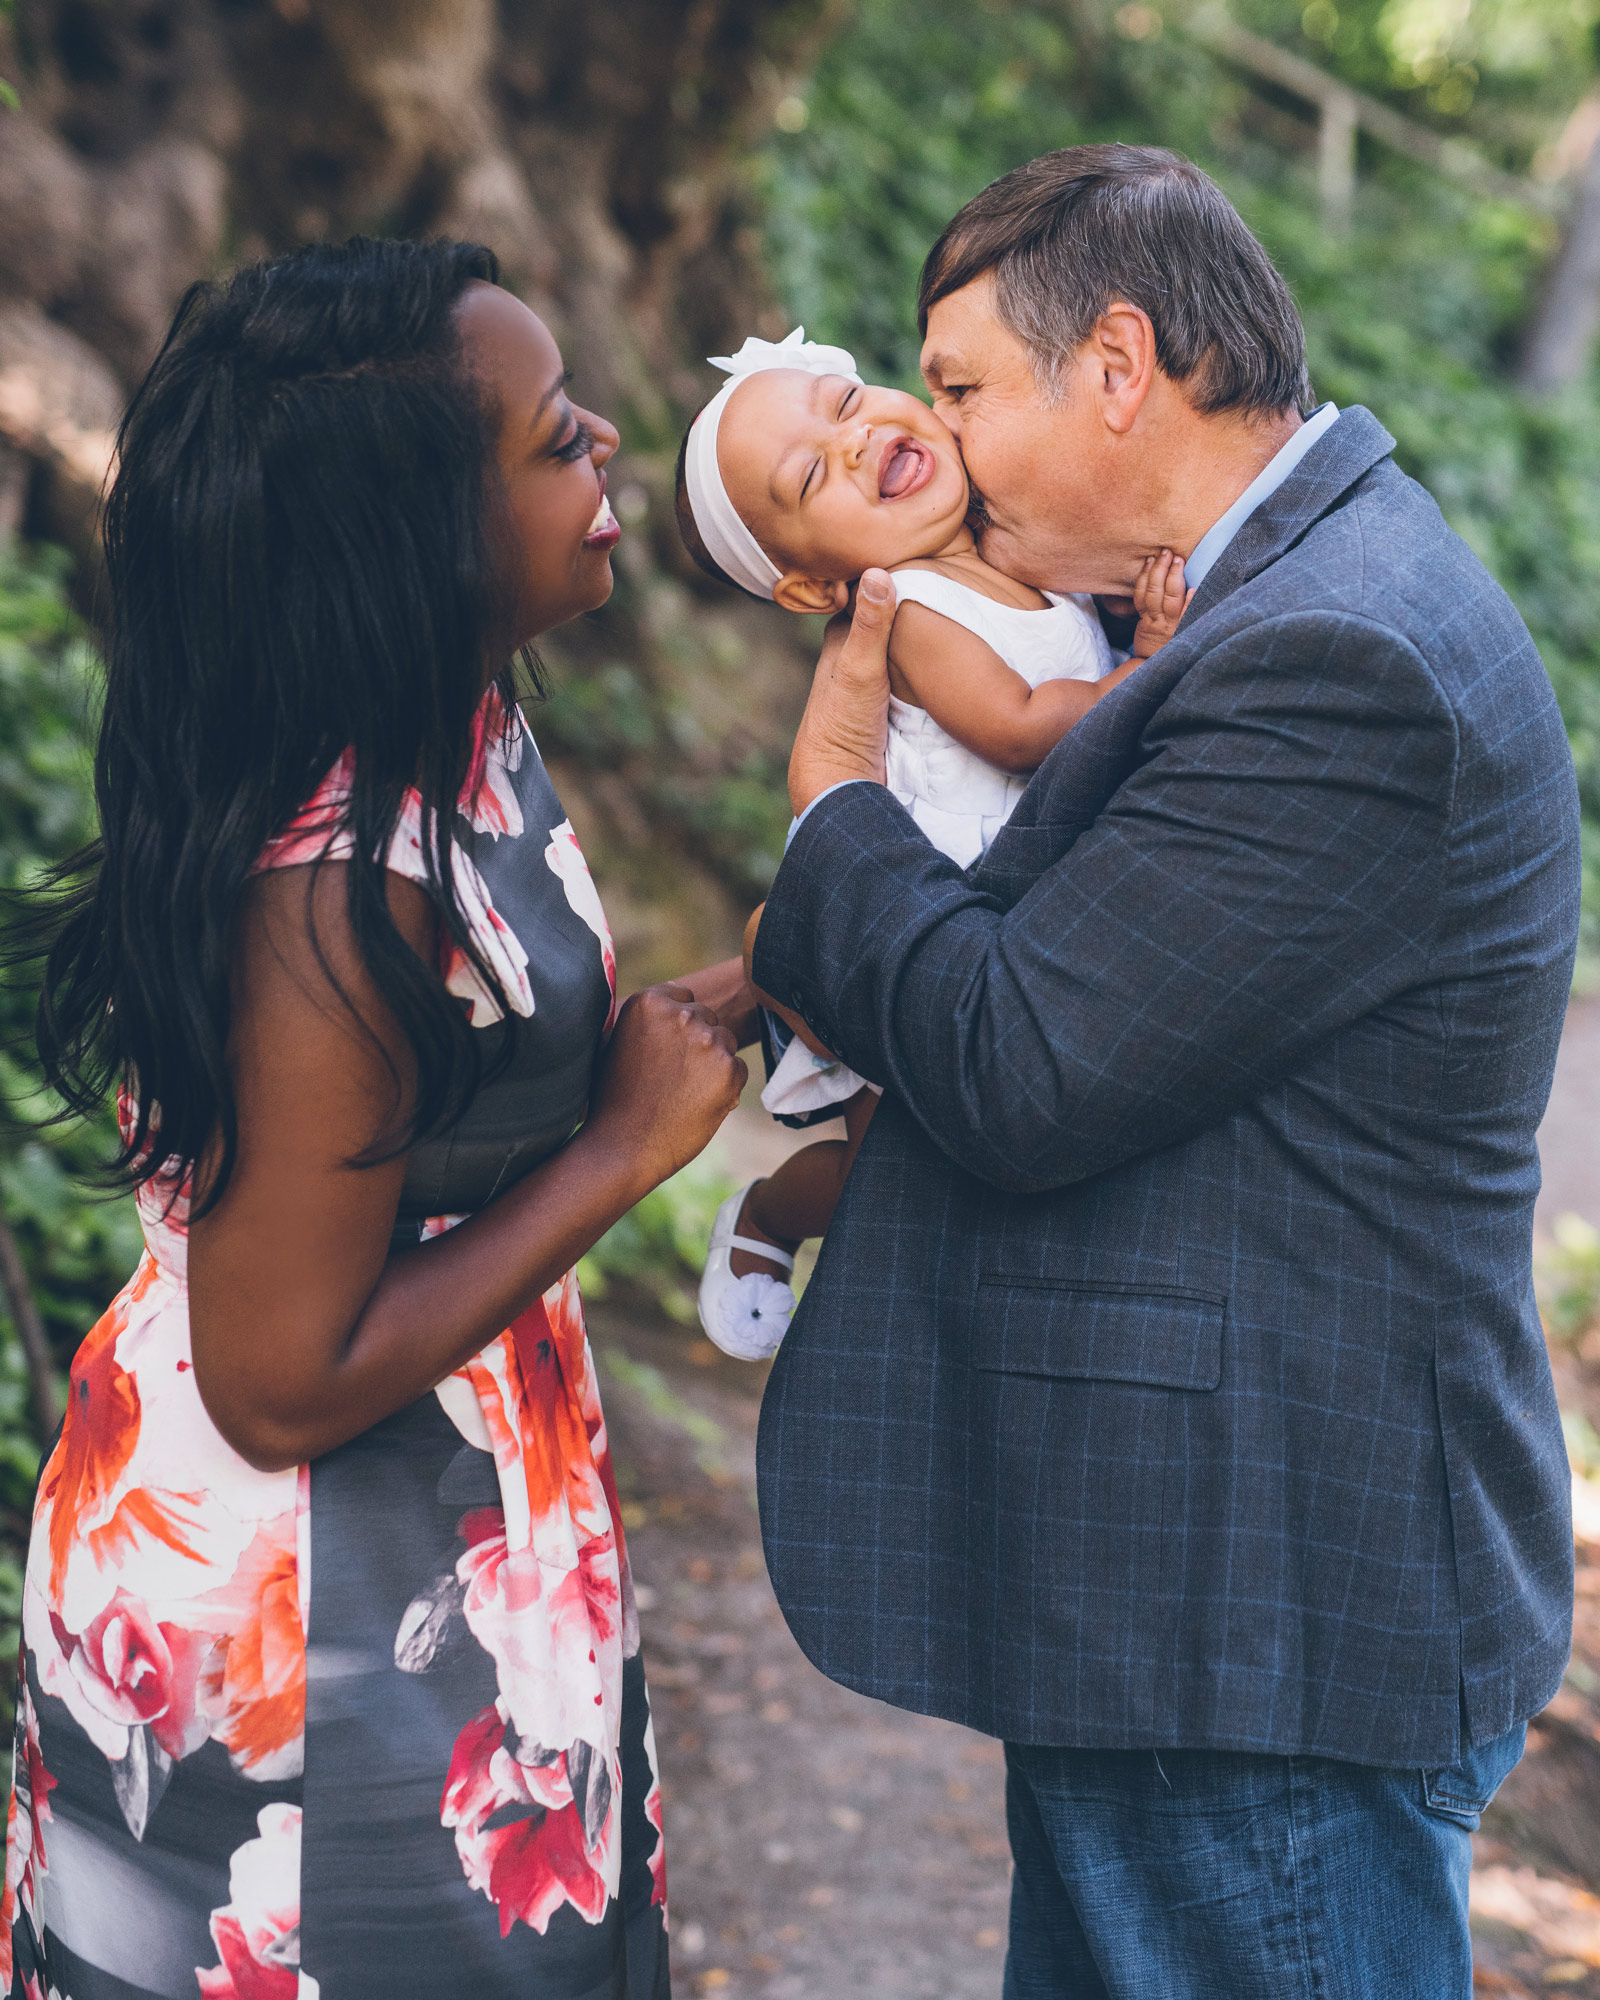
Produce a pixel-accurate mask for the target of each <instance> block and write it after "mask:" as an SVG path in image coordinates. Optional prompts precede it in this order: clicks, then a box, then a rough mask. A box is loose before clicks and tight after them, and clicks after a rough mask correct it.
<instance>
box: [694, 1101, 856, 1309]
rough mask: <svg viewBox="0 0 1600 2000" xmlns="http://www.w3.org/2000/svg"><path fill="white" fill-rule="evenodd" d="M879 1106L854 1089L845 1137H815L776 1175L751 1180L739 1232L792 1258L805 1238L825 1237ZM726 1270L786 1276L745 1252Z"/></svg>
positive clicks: (847, 1108)
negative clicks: (760, 1179)
mask: <svg viewBox="0 0 1600 2000" xmlns="http://www.w3.org/2000/svg"><path fill="white" fill-rule="evenodd" d="M877 1103H878V1099H877V1094H876V1093H875V1092H874V1091H871V1090H858V1091H857V1092H856V1094H855V1096H854V1097H852V1098H851V1099H850V1101H849V1103H848V1104H846V1105H845V1106H844V1121H845V1137H844V1138H842V1139H819V1140H818V1141H817V1142H816V1143H815V1145H811V1146H805V1147H802V1149H801V1150H800V1151H799V1152H798V1153H791V1154H790V1156H789V1158H788V1159H787V1160H785V1161H784V1163H783V1165H782V1166H781V1167H779V1168H778V1170H777V1172H776V1173H773V1174H769V1175H768V1176H767V1178H766V1179H765V1180H764V1181H757V1182H755V1184H754V1185H753V1186H752V1187H751V1189H750V1192H749V1193H748V1194H747V1195H746V1196H745V1198H744V1206H743V1207H742V1208H741V1209H740V1211H739V1223H738V1233H739V1234H740V1235H741V1236H754V1237H756V1238H757V1239H758V1240H759V1241H760V1242H763V1243H772V1244H776V1245H777V1246H778V1247H779V1248H780V1249H783V1250H787V1251H788V1252H789V1253H790V1254H791V1255H792V1254H793V1253H794V1251H795V1250H797V1249H798V1248H799V1246H800V1245H801V1244H802V1243H803V1242H804V1241H805V1239H806V1238H807V1237H808V1236H821V1235H823V1234H825V1233H826V1231H827V1227H828V1224H829V1223H830V1222H831V1221H832V1220H833V1211H834V1209H835V1208H836V1207H837V1206H838V1202H839V1196H840V1194H841V1193H842V1192H843V1190H844V1184H845V1178H846V1176H847V1175H848V1174H849V1172H850V1169H851V1167H852V1166H854V1164H855V1157H856V1153H857V1152H858V1151H859V1149H860V1146H861V1141H862V1139H863V1137H864V1136H865V1134H866V1130H867V1127H868V1125H869V1124H870V1123H871V1122H872V1114H873V1112H874V1110H875V1109H876V1108H877ZM729 1268H730V1269H731V1270H732V1272H733V1274H734V1276H735V1277H736V1278H742V1277H744V1276H745V1274H746V1273H747V1272H750V1271H765V1272H766V1273H767V1274H768V1275H769V1276H771V1277H774V1278H781V1277H783V1276H784V1275H785V1272H784V1270H783V1267H782V1266H781V1265H778V1264H769V1263H767V1262H766V1261H765V1260H764V1259H762V1258H760V1257H756V1256H753V1255H752V1254H751V1253H750V1252H749V1251H747V1250H735V1251H734V1252H733V1254H732V1256H731V1258H730V1259H729Z"/></svg>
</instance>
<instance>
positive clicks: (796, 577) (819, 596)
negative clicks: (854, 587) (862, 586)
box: [772, 569, 850, 617]
mask: <svg viewBox="0 0 1600 2000" xmlns="http://www.w3.org/2000/svg"><path fill="white" fill-rule="evenodd" d="M772 597H773V602H774V603H775V604H781V605H782V606H783V608H784V610H785V611H799V612H804V613H809V614H811V615H812V616H817V615H821V616H822V617H830V616H831V615H832V614H833V613H834V612H835V611H842V610H843V609H844V608H845V606H846V605H847V604H848V603H849V602H850V586H849V585H848V584H847V583H838V582H833V583H830V582H829V581H828V579H827V578H826V577H823V576H802V575H801V574H800V572H799V571H798V570H793V569H792V570H790V572H789V574H788V575H787V576H785V577H781V578H780V579H779V581H778V583H777V585H776V587H775V588H774V590H773V593H772Z"/></svg>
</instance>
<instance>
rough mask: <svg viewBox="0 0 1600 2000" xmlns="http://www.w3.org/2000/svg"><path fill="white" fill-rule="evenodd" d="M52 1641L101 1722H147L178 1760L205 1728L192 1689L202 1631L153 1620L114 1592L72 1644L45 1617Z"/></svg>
mask: <svg viewBox="0 0 1600 2000" xmlns="http://www.w3.org/2000/svg"><path fill="white" fill-rule="evenodd" d="M51 1624H52V1626H53V1628H54V1630H55V1636H56V1640H57V1643H58V1644H59V1645H60V1646H61V1649H62V1652H63V1654H64V1655H65V1656H66V1659H67V1665H68V1668H69V1670H70V1672H71V1674H72V1677H73V1679H74V1680H75V1681H76V1682H77V1684H78V1687H79V1688H80V1689H81V1691H82V1693H83V1696H84V1699H85V1700H86V1701H88V1702H89V1704H90V1705H91V1706H92V1707H93V1708H95V1709H96V1710H97V1711H98V1712H99V1713H100V1714H101V1715H103V1716H104V1717H105V1718H106V1720H107V1721H108V1722H121V1723H126V1724H129V1725H132V1726H135V1727H136V1726H137V1725H139V1724H140V1723H145V1722H148V1723H149V1724H150V1725H151V1732H152V1734H153V1735H154V1737H155V1739H156V1741H157V1742H158V1743H159V1744H160V1745H161V1747H162V1749H163V1750H165V1751H166V1753H167V1755H168V1756H169V1757H186V1756H188V1754H189V1752H190V1751H191V1750H198V1749H199V1747H200V1745H201V1744H202V1743H204V1742H205V1740H206V1737H207V1735H208V1733H209V1732H208V1730H207V1727H206V1723H205V1718H204V1717H203V1716H202V1715H200V1714H199V1712H198V1707H197V1702H196V1693H197V1686H198V1682H199V1678H200V1671H201V1667H202V1665H203V1663H204V1661H205V1657H206V1654H207V1653H208V1652H209V1651H210V1650H211V1644H212V1642H211V1640H210V1638H209V1636H208V1635H206V1634H204V1633H199V1632H190V1631H186V1630H185V1629H184V1628H183V1627H182V1626H179V1625H161V1624H157V1622H156V1620H155V1619H154V1618H153V1617H152V1616H151V1614H150V1610H149V1607H148V1606H147V1605H144V1604H142V1603H140V1601H139V1599H138V1598H136V1597H130V1596H129V1594H128V1593H127V1591H125V1590H119V1591H118V1592H117V1594H116V1596H115V1597H113V1598H112V1600H111V1602H110V1603H109V1604H108V1605H107V1606H106V1608H105V1610H104V1611H102V1612H101V1614H100V1616H99V1617H98V1618H97V1619H95V1621H94V1623H93V1624H92V1625H90V1626H89V1628H88V1629H87V1631H85V1632H84V1634H83V1636H82V1638H81V1639H80V1640H79V1641H78V1642H77V1644H76V1645H74V1643H73V1640H72V1635H71V1634H70V1633H69V1632H68V1631H67V1629H66V1627H65V1626H64V1625H63V1624H62V1623H61V1621H60V1619H59V1618H57V1617H54V1616H52V1619H51Z"/></svg>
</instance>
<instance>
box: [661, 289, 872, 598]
mask: <svg viewBox="0 0 1600 2000" xmlns="http://www.w3.org/2000/svg"><path fill="white" fill-rule="evenodd" d="M709 359H710V362H711V365H712V367H713V368H720V369H722V370H723V371H724V373H726V374H727V375H728V376H729V377H730V378H731V379H730V380H729V381H727V382H725V383H724V384H723V386H722V387H721V388H720V389H719V390H718V391H717V393H716V395H714V396H713V397H712V399H711V401H710V402H709V403H707V404H706V406H705V408H704V409H703V410H702V411H701V412H700V414H699V416H698V417H696V418H695V420H694V424H693V426H692V427H691V429H690V432H689V447H688V450H687V451H686V452H685V453H684V460H683V478H684V485H685V487H686V489H687V491H688V495H689V506H690V510H691V511H692V512H693V514H694V522H695V526H696V527H697V528H698V529H699V530H700V539H701V541H702V542H704V543H705V545H706V553H707V554H708V555H709V556H710V557H711V559H712V561H713V562H714V563H715V564H716V565H717V567H718V569H720V570H721V571H723V573H724V574H725V575H727V576H730V577H732V579H733V581H734V582H735V583H739V584H743V585H744V587H745V589H746V590H749V591H753V592H754V593H755V595H756V596H757V597H767V598H770V597H771V596H772V593H773V590H774V588H775V587H776V586H777V584H778V583H779V582H780V581H781V579H782V576H783V571H782V570H780V569H779V568H778V566H777V564H776V563H774V562H773V560H772V558H771V557H770V556H769V555H768V554H767V552H766V550H765V549H763V548H762V546H761V544H760V543H759V542H758V541H757V540H756V538H755V536H754V535H752V534H751V532H750V530H749V529H748V528H747V527H746V526H745V524H744V522H743V521H742V520H741V519H740V518H739V516H738V514H737V513H736V512H735V510H734V505H733V502H732V501H731V500H730V499H729V498H728V489H727V488H726V487H725V486H724V485H723V483H722V469H721V467H720V466H719V465H718V464H717V428H718V426H719V425H720V424H721V422H722V413H723V411H724V410H725V409H726V408H727V407H728V401H729V398H730V397H731V396H732V395H733V392H734V390H735V389H737V388H738V386H739V384H740V383H741V382H742V381H744V379H745V377H746V376H748V375H761V374H764V373H765V372H766V371H767V370H768V369H769V368H803V369H804V370H805V372H806V373H807V374H808V375H845V376H848V377H849V379H850V380H851V381H852V382H859V381H860V380H861V377H860V376H859V375H858V374H857V373H856V363H855V356H854V355H852V354H848V353H846V351H845V350H844V348H842V347H824V346H823V345H822V344H821V342H819V341H815V340H807V339H806V330H805V328H804V327H803V326H797V327H796V328H795V330H794V331H793V333H790V334H786V335H785V336H784V338H783V339H782V340H757V339H756V337H755V335H754V334H752V335H751V336H750V338H749V339H748V340H747V341H746V342H745V344H744V345H743V347H741V348H740V349H739V352H738V353H737V354H713V355H711V356H710V357H709Z"/></svg>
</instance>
